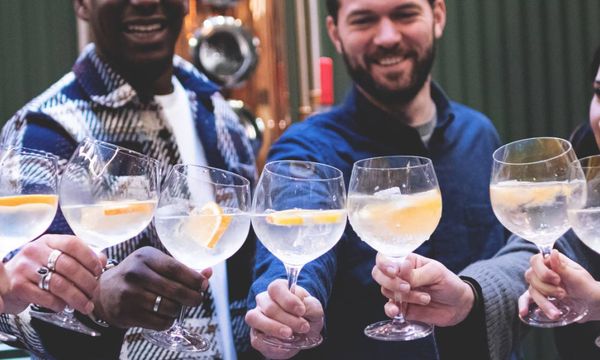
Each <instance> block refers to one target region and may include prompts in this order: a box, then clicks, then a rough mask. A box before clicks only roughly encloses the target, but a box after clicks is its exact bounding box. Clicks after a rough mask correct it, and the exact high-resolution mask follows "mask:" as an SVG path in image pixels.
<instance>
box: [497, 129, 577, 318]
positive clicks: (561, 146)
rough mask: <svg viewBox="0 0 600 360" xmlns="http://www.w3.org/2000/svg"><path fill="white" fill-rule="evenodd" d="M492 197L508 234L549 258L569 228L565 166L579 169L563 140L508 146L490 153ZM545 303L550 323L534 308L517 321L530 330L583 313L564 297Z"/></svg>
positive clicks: (568, 183)
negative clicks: (552, 314) (550, 309)
mask: <svg viewBox="0 0 600 360" xmlns="http://www.w3.org/2000/svg"><path fill="white" fill-rule="evenodd" d="M493 158H494V162H493V168H492V179H491V183H490V197H491V201H492V207H493V209H494V213H495V214H496V217H497V218H498V220H500V222H501V223H502V224H503V225H504V226H505V227H506V228H507V229H508V230H510V231H511V232H512V233H514V234H516V235H519V236H520V237H522V238H523V239H525V240H528V241H531V242H533V243H534V244H536V245H537V246H538V248H539V249H540V251H541V253H542V255H543V256H544V257H546V256H549V255H550V253H551V251H552V246H553V245H554V242H555V241H556V240H557V239H558V238H559V237H560V236H561V235H563V234H564V233H565V232H566V231H567V230H568V229H569V227H570V225H569V219H568V217H567V199H568V197H569V196H570V194H571V192H572V189H573V182H572V181H569V165H571V164H573V166H575V169H576V171H581V168H577V167H578V166H579V165H578V163H577V162H576V160H577V157H576V155H575V152H574V151H573V148H572V146H571V144H570V143H569V142H568V141H567V140H564V139H560V138H553V137H538V138H530V139H524V140H518V141H515V142H511V143H509V144H506V145H504V146H502V147H500V148H499V149H497V150H496V151H495V152H494V155H493ZM549 300H550V301H551V302H552V303H553V304H554V306H556V308H557V309H558V310H559V311H560V312H561V315H560V317H558V318H557V319H551V318H549V317H547V316H546V315H545V314H544V312H543V311H542V310H541V309H540V308H539V307H538V306H537V305H536V304H535V303H531V304H530V306H529V312H528V314H527V315H526V316H524V317H522V318H521V319H522V320H523V321H524V322H525V323H527V324H529V325H532V326H537V327H556V326H563V325H567V324H570V323H572V322H575V321H577V320H579V319H581V318H582V317H583V316H585V314H586V312H587V309H585V308H582V307H581V306H580V305H578V304H577V303H575V302H573V301H571V300H569V299H567V298H565V299H562V300H558V299H556V298H549Z"/></svg>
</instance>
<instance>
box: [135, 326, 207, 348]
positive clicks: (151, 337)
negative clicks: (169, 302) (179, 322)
mask: <svg viewBox="0 0 600 360" xmlns="http://www.w3.org/2000/svg"><path fill="white" fill-rule="evenodd" d="M142 335H143V336H144V338H145V339H146V340H148V341H150V342H151V343H153V344H154V345H156V346H160V347H162V348H164V349H167V350H171V351H175V352H184V353H195V352H202V351H206V350H208V349H209V347H210V346H209V344H208V341H206V340H205V339H204V338H203V337H202V335H200V334H198V333H195V332H192V331H189V330H187V329H185V328H183V327H180V326H172V327H171V328H170V329H167V330H165V331H153V330H144V331H143V332H142Z"/></svg>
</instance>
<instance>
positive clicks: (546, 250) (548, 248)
mask: <svg viewBox="0 0 600 360" xmlns="http://www.w3.org/2000/svg"><path fill="white" fill-rule="evenodd" d="M538 247H539V248H540V252H541V253H542V257H543V258H544V259H546V258H548V257H549V256H550V254H552V245H538ZM546 299H548V300H550V301H555V300H556V298H555V297H554V296H546Z"/></svg>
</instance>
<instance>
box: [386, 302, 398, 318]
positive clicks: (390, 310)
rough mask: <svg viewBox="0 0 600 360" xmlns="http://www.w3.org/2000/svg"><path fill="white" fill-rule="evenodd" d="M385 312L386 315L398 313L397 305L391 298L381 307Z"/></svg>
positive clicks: (392, 315)
mask: <svg viewBox="0 0 600 360" xmlns="http://www.w3.org/2000/svg"><path fill="white" fill-rule="evenodd" d="M383 309H384V311H385V314H386V315H387V316H388V317H391V318H393V317H395V316H397V315H398V314H399V313H400V308H399V307H398V305H396V303H395V302H394V301H392V300H390V301H388V302H387V303H386V304H385V306H384V307H383Z"/></svg>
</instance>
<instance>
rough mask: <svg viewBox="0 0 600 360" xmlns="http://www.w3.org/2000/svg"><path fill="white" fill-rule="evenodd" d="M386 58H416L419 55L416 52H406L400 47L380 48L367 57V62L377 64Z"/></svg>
mask: <svg viewBox="0 0 600 360" xmlns="http://www.w3.org/2000/svg"><path fill="white" fill-rule="evenodd" d="M386 57H405V58H416V57H417V54H416V52H415V51H410V50H405V49H402V48H400V47H394V48H378V49H377V50H375V52H373V53H371V54H368V55H365V60H366V61H367V62H377V61H379V60H381V59H383V58H386Z"/></svg>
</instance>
